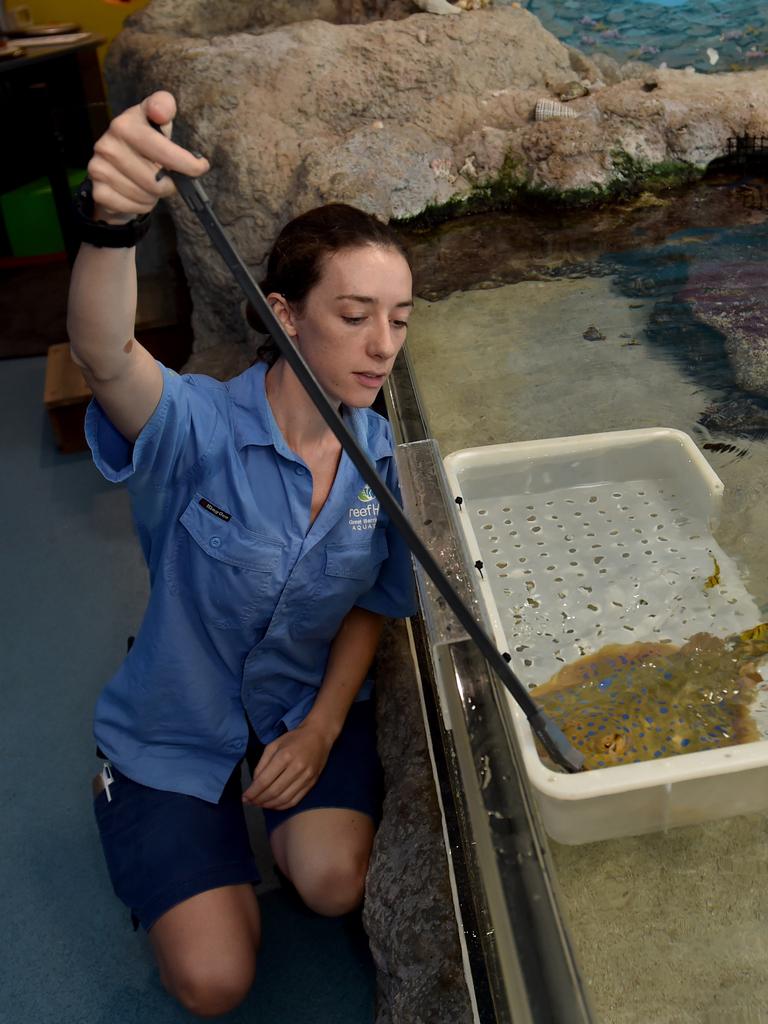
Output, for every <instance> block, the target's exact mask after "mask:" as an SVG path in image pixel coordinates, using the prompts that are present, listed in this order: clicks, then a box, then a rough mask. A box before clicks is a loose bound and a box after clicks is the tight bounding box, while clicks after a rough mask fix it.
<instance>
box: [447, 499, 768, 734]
mask: <svg viewBox="0 0 768 1024" xmlns="http://www.w3.org/2000/svg"><path fill="white" fill-rule="evenodd" d="M673 487H674V484H673V483H671V482H670V481H664V480H662V481H660V480H635V481H622V482H620V483H619V482H613V483H603V484H590V485H587V486H584V487H578V488H575V487H565V488H561V489H555V490H551V491H547V492H545V493H541V494H525V495H511V496H508V497H500V498H483V499H479V500H478V499H474V498H472V497H470V496H466V495H465V504H464V509H465V511H466V512H467V513H468V515H469V517H470V521H471V524H472V531H473V533H474V535H475V537H476V539H477V543H478V546H479V549H480V557H481V558H482V560H483V563H484V569H483V572H484V573H485V576H486V579H487V581H488V583H489V585H490V588H491V591H492V594H493V598H494V601H495V605H496V611H497V614H498V617H499V623H500V626H501V629H502V631H503V633H504V635H505V637H506V640H507V645H508V650H509V651H510V652H511V653H512V654H513V658H514V666H515V668H516V669H517V670H518V672H519V674H520V676H521V677H522V678H523V679H524V680H525V681H526V683H527V684H528V685H529V686H534V685H536V684H538V683H542V682H545V681H546V680H548V679H550V678H551V677H552V676H553V675H554V674H555V672H557V671H558V669H560V668H561V667H562V666H563V665H564V664H567V663H569V662H572V661H575V660H576V659H577V658H579V657H581V656H582V655H585V654H589V653H594V652H595V651H597V650H599V649H600V648H601V647H603V646H605V645H606V644H608V643H632V642H634V641H644V640H645V641H647V640H654V639H658V640H670V641H672V642H674V643H682V642H684V641H685V640H686V639H687V638H689V637H690V636H691V635H692V634H693V633H697V632H704V631H706V632H710V633H714V634H715V635H717V636H727V635H729V634H731V633H736V632H741V631H743V630H745V629H748V628H750V627H752V626H755V625H756V624H757V623H758V622H759V609H758V607H757V605H756V603H755V601H754V600H753V598H752V597H751V596H750V595H749V593H748V592H747V590H746V589H745V587H744V586H743V584H742V583H741V581H740V579H739V574H738V570H737V568H736V566H735V564H734V563H733V562H732V561H731V559H730V558H729V557H728V556H727V555H726V554H725V552H723V550H722V549H721V548H720V547H719V546H718V545H717V543H716V542H715V541H714V539H713V537H712V536H711V534H710V533H709V532H708V529H707V526H706V524H704V523H702V522H701V520H698V521H697V520H696V519H694V518H693V517H692V516H691V515H690V514H688V513H687V511H686V509H685V507H684V504H685V503H684V499H682V498H681V497H678V495H677V494H675V493H674V490H673V489H672V488H673ZM715 560H717V563H718V564H719V569H720V571H719V582H718V583H716V584H715V585H713V586H711V587H707V586H705V584H706V583H707V581H708V579H709V578H710V577H713V576H714V575H715ZM764 674H765V673H764ZM753 713H754V714H755V718H756V719H757V722H758V727H759V728H760V730H761V733H763V735H765V736H766V737H768V685H766V686H765V687H763V688H761V693H760V695H759V698H758V701H757V703H756V705H755V706H754V707H753Z"/></svg>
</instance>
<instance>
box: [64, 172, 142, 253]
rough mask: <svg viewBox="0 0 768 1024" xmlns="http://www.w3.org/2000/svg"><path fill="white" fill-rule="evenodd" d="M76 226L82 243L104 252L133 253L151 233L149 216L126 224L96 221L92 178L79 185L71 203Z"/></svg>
mask: <svg viewBox="0 0 768 1024" xmlns="http://www.w3.org/2000/svg"><path fill="white" fill-rule="evenodd" d="M72 208H73V211H74V216H75V223H76V225H77V230H78V233H79V235H80V240H81V241H82V242H88V244H89V245H97V246H98V247H99V248H101V249H130V248H131V247H132V246H134V245H136V243H137V242H140V241H141V239H142V238H143V237H144V235H146V233H147V232H148V231H149V226H150V224H151V221H152V215H151V214H150V213H144V214H142V215H141V216H140V217H135V218H134V219H133V220H129V221H128V223H127V224H107V222H106V221H105V220H94V219H93V182H92V181H91V179H90V178H86V179H85V181H84V182H83V183H82V184H81V185H78V187H77V190H76V191H75V194H74V196H73V199H72Z"/></svg>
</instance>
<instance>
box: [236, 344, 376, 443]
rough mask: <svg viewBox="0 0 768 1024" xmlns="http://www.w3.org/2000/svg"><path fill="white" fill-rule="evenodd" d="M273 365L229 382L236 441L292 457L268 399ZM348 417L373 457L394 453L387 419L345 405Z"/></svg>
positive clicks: (259, 366)
mask: <svg viewBox="0 0 768 1024" xmlns="http://www.w3.org/2000/svg"><path fill="white" fill-rule="evenodd" d="M268 369H269V367H268V366H267V364H266V363H264V362H258V363H254V365H253V366H251V367H249V368H248V369H247V370H246V371H245V372H244V373H241V374H240V375H239V376H238V377H235V378H234V379H233V380H231V381H230V382H229V384H228V388H229V395H230V400H231V403H232V418H233V422H234V430H235V443H236V445H237V448H238V450H240V449H242V448H245V447H246V445H250V444H253V445H272V446H273V447H274V448H275V450H276V451H278V452H280V454H281V455H284V456H285V457H286V458H289V459H293V460H295V459H296V455H295V454H294V453H293V452H292V451H291V449H290V448H289V447H288V445H287V444H286V443H285V438H284V437H283V435H282V433H281V431H280V428H279V427H278V425H277V423H276V421H275V417H274V416H273V415H272V409H271V407H270V405H269V401H268V399H267V392H266V387H265V383H264V380H265V377H266V375H267V370H268ZM343 415H344V420H345V422H346V424H347V426H348V427H349V428H350V430H351V431H352V433H353V434H354V436H355V438H356V439H357V441H358V442H359V443H360V444H361V445H362V447H363V449H364V450H366V451H367V452H368V455H369V457H370V458H371V459H373V460H374V461H376V460H377V459H383V458H386V457H387V456H389V455H391V454H392V440H391V437H390V434H389V430H388V429H387V426H388V424H387V421H386V420H385V419H384V418H383V417H382V416H379V415H377V414H376V413H375V412H373V411H371V410H369V409H350V408H347V407H346V406H345V407H344V413H343Z"/></svg>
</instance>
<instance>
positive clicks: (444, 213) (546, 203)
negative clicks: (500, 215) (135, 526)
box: [393, 149, 704, 229]
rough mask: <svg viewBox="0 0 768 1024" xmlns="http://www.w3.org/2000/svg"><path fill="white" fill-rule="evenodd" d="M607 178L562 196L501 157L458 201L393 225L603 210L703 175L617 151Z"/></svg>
mask: <svg viewBox="0 0 768 1024" xmlns="http://www.w3.org/2000/svg"><path fill="white" fill-rule="evenodd" d="M611 161H612V169H613V173H612V176H611V178H610V179H609V181H608V182H607V184H605V185H600V184H595V185H593V186H592V187H590V188H571V189H564V190H562V191H560V190H558V189H555V188H552V187H551V186H548V185H537V184H535V183H534V182H532V181H531V180H530V177H529V176H527V175H526V172H525V170H524V169H523V167H522V165H521V163H520V161H519V160H518V159H517V158H516V157H514V156H513V155H512V154H511V153H507V156H506V157H505V158H504V162H503V164H502V166H501V169H500V171H499V173H498V174H497V175H495V176H494V177H492V178H489V179H487V180H485V181H483V182H476V183H475V184H474V185H473V186H472V188H471V189H470V190H469V191H467V192H466V193H464V194H463V195H454V196H452V197H451V198H450V199H448V200H447V201H446V202H445V203H435V204H430V205H428V206H426V207H425V208H424V209H423V210H422V211H421V212H420V213H417V214H414V215H413V216H412V217H401V218H398V219H396V220H394V221H393V223H394V224H396V225H400V226H402V227H405V228H408V229H423V228H430V227H436V226H437V225H439V224H442V223H445V222H446V221H449V220H453V219H455V218H458V217H467V216H470V215H472V214H479V213H490V212H493V211H508V210H515V209H530V210H536V209H539V210H541V209H552V210H558V209H559V210H576V209H588V208H590V207H599V206H605V205H608V204H610V203H617V202H621V201H625V200H627V199H630V198H632V197H633V196H639V195H642V194H643V193H649V194H658V193H659V192H666V191H672V190H675V189H681V188H684V187H685V186H687V185H691V184H693V183H695V182H697V181H699V180H700V179H701V178H702V177H703V175H704V170H703V169H701V168H698V167H695V166H694V165H693V164H689V163H685V162H683V161H676V160H664V161H661V162H660V163H657V164H654V163H652V162H651V161H646V160H642V159H640V158H638V157H633V156H631V155H630V154H629V153H627V152H625V151H624V150H621V149H615V150H613V151H612V152H611Z"/></svg>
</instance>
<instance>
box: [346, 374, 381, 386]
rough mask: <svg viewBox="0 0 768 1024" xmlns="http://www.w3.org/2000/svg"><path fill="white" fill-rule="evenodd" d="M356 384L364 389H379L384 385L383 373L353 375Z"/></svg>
mask: <svg viewBox="0 0 768 1024" xmlns="http://www.w3.org/2000/svg"><path fill="white" fill-rule="evenodd" d="M352 376H353V377H355V378H356V379H357V381H358V383H360V384H362V385H363V387H364V388H380V387H381V385H382V384H383V383H384V379H385V377H386V374H385V373H375V374H374V373H353V374H352Z"/></svg>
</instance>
